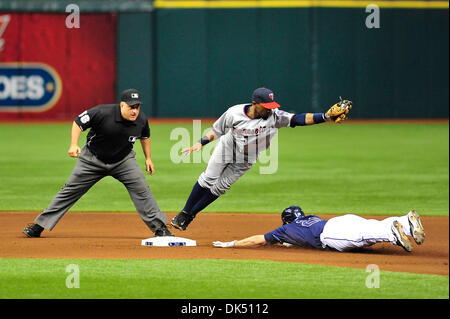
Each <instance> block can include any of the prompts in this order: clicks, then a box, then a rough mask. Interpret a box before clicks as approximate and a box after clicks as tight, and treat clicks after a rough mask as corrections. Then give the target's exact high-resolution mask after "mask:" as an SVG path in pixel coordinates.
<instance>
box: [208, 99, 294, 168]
mask: <svg viewBox="0 0 450 319" xmlns="http://www.w3.org/2000/svg"><path fill="white" fill-rule="evenodd" d="M248 105H249V104H238V105H235V106H232V107H230V108H229V109H228V110H227V111H226V112H225V113H224V114H222V116H221V117H220V118H219V119H218V120H217V121H216V122H215V123H214V124H213V127H212V129H213V130H214V133H215V134H216V135H217V136H218V137H220V140H219V143H220V144H222V145H221V146H222V149H223V152H224V154H222V155H224V157H225V160H226V161H227V162H236V160H237V161H238V162H239V159H243V160H244V161H246V162H247V161H248V162H249V163H254V162H256V160H257V158H258V155H259V153H260V152H262V151H264V150H266V149H267V148H269V147H270V141H271V140H272V138H273V137H274V136H275V135H276V134H277V132H278V129H279V128H280V127H288V126H289V125H290V123H291V119H292V117H293V116H294V115H295V114H292V113H288V112H285V111H281V110H278V109H276V110H274V111H273V112H272V114H271V115H270V116H269V118H268V119H266V120H265V119H263V118H259V119H252V118H250V117H248V115H247V113H246V112H245V107H246V106H248ZM218 146H219V145H217V146H216V147H218ZM222 157H223V156H222ZM233 159H234V160H233Z"/></svg>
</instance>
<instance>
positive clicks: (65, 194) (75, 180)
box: [23, 89, 173, 237]
mask: <svg viewBox="0 0 450 319" xmlns="http://www.w3.org/2000/svg"><path fill="white" fill-rule="evenodd" d="M141 104H142V102H141V93H140V92H139V91H138V90H135V89H128V90H125V91H123V92H122V96H121V102H120V104H101V105H97V106H95V107H93V108H91V109H88V110H86V111H84V112H83V113H81V114H80V115H79V116H78V117H76V118H75V120H74V122H73V124H72V132H71V144H70V148H69V151H68V153H69V156H70V157H77V158H78V160H77V163H76V165H75V168H74V169H73V171H72V174H71V175H70V177H69V179H68V181H67V182H66V184H65V185H64V186H63V187H62V189H61V190H60V191H59V192H58V193H57V194H56V196H55V197H54V198H53V201H52V202H51V203H50V205H49V206H48V207H47V208H46V209H45V210H44V211H43V212H42V213H41V214H40V215H39V216H37V217H36V219H35V221H34V224H31V225H29V226H28V227H25V229H24V230H23V232H24V233H25V235H27V236H28V237H40V235H41V233H42V231H43V230H44V229H47V230H52V229H53V228H54V227H55V225H56V224H57V223H58V221H59V220H60V219H61V218H62V217H63V216H64V214H65V213H66V212H67V211H68V210H69V209H70V208H71V207H72V206H73V205H74V204H75V203H76V201H78V200H79V199H80V198H81V196H83V195H84V194H85V193H86V192H87V191H88V190H89V189H90V188H91V187H92V186H93V185H94V184H95V183H97V182H98V181H99V180H101V179H102V178H103V177H106V176H112V177H114V178H115V179H117V180H119V181H120V182H121V183H123V184H124V185H125V187H126V188H127V190H128V193H129V194H130V197H131V200H132V201H133V203H134V206H135V207H136V210H137V212H138V213H139V215H140V217H141V218H142V220H143V221H144V223H145V224H146V225H147V226H148V227H149V228H150V230H151V231H152V232H153V233H155V236H173V235H172V233H171V232H170V231H169V230H168V229H167V227H166V223H167V222H168V218H167V216H166V215H165V214H164V213H163V212H162V211H161V209H160V208H159V206H158V204H157V202H156V199H155V197H154V195H153V193H152V191H151V190H150V187H149V185H148V184H147V181H146V179H145V176H144V174H143V172H142V170H141V168H140V167H139V165H138V164H137V162H136V159H135V155H136V152H134V151H133V145H134V143H135V142H136V140H138V139H139V140H140V142H141V146H142V150H143V152H144V155H145V166H146V170H147V172H148V173H149V174H150V175H152V174H153V173H154V171H155V170H154V166H153V162H152V160H151V144H150V127H149V125H148V120H147V117H146V115H145V114H144V113H143V112H141V111H140V106H141ZM89 128H90V131H89V133H88V134H87V141H86V144H85V145H84V146H83V148H82V149H80V147H79V146H78V140H79V137H80V135H81V133H82V132H83V131H85V130H87V129H89Z"/></svg>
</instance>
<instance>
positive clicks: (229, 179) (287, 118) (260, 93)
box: [171, 88, 352, 230]
mask: <svg viewBox="0 0 450 319" xmlns="http://www.w3.org/2000/svg"><path fill="white" fill-rule="evenodd" d="M279 107H280V105H279V104H278V103H276V102H275V99H274V94H273V92H272V91H271V90H269V89H267V88H258V89H256V90H255V91H254V92H253V95H252V103H251V104H238V105H235V106H232V107H230V108H229V109H228V110H227V111H226V112H225V113H224V114H223V115H222V116H221V117H220V118H219V119H218V120H217V121H216V122H215V123H214V124H213V127H212V129H211V130H210V131H209V132H208V133H207V134H206V136H204V137H202V138H201V139H200V140H199V141H198V142H197V143H196V144H194V145H193V146H192V147H190V148H186V149H183V150H182V153H185V154H186V155H189V154H190V153H191V152H193V151H200V150H201V148H202V147H203V146H204V145H206V144H208V143H210V142H212V141H213V140H215V139H217V138H220V140H219V142H218V143H217V145H216V147H215V149H214V151H213V153H212V155H211V158H210V160H209V162H208V166H207V167H206V170H205V171H204V172H203V173H202V174H201V175H200V177H199V178H198V180H197V183H195V185H194V187H193V189H192V191H191V194H190V195H189V198H188V200H187V202H186V205H185V206H184V208H183V210H182V211H181V212H180V213H179V214H178V215H176V216H175V217H174V218H173V219H172V221H171V224H172V226H174V227H175V228H177V229H179V230H186V228H187V227H188V225H189V224H190V223H191V221H192V220H193V219H194V218H195V216H196V214H197V213H198V212H200V211H202V210H203V209H204V208H205V207H207V206H208V205H209V204H211V203H212V202H213V201H215V200H216V199H217V198H219V197H220V196H222V195H223V194H225V192H226V191H227V190H228V189H230V187H231V185H232V184H233V183H235V182H236V181H237V180H238V179H239V178H240V177H241V176H242V175H244V174H245V173H246V172H247V171H248V170H249V169H250V168H251V167H252V166H253V164H254V163H255V162H256V160H257V158H258V155H259V153H260V152H262V151H264V150H266V149H267V148H269V147H270V141H271V139H272V138H273V137H274V136H275V135H276V133H277V132H278V129H279V128H281V127H295V126H303V125H312V124H318V123H323V122H325V121H332V122H335V123H339V122H341V121H343V120H345V118H346V115H347V114H348V112H349V110H350V109H351V107H352V102H351V101H347V100H344V101H342V100H341V102H339V103H337V104H335V105H333V106H332V107H331V108H330V109H329V110H328V111H327V112H325V113H302V114H292V113H288V112H284V111H281V110H278V108H279Z"/></svg>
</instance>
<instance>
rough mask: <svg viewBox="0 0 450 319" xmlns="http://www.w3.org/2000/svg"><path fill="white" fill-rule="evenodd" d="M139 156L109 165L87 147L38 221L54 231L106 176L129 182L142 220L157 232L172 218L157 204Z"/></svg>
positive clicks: (130, 190) (129, 188)
mask: <svg viewBox="0 0 450 319" xmlns="http://www.w3.org/2000/svg"><path fill="white" fill-rule="evenodd" d="M135 155H136V153H135V152H134V151H131V152H130V154H128V155H127V156H126V157H125V158H124V159H123V160H121V161H119V162H117V163H114V164H105V163H103V162H102V161H100V160H99V159H98V158H97V157H95V156H94V155H93V154H92V153H91V152H90V151H89V149H88V148H87V147H86V146H84V147H83V148H82V150H81V154H80V156H79V158H78V160H77V163H76V165H75V168H74V169H73V171H72V174H71V175H70V177H69V180H68V181H67V183H66V184H65V185H64V186H63V188H62V189H61V190H60V191H59V192H58V194H56V196H55V198H53V201H52V202H51V203H50V205H49V206H48V207H47V208H46V209H45V210H44V211H43V212H42V214H40V215H39V216H37V217H36V219H35V223H36V224H39V225H41V226H42V227H44V228H45V229H48V230H52V229H53V227H55V225H56V224H57V223H58V221H59V220H60V219H61V217H63V216H64V214H65V213H66V212H67V211H68V210H69V209H70V208H71V207H72V206H73V205H74V204H75V202H76V201H77V200H79V199H80V198H81V196H83V195H84V194H85V193H86V192H87V191H88V190H89V189H90V188H91V187H92V186H93V185H94V184H95V183H97V182H98V181H99V180H101V179H102V178H103V177H105V176H112V177H114V178H115V179H117V180H119V181H120V182H122V183H123V184H124V185H125V187H126V188H127V190H128V193H129V194H130V197H131V200H132V201H133V203H134V206H135V207H136V210H137V211H138V213H139V215H140V216H141V218H142V220H143V221H144V222H145V224H146V225H147V226H148V227H149V228H150V230H151V231H153V232H155V231H156V230H157V229H158V228H159V227H161V226H162V225H163V224H166V223H167V222H168V219H167V216H166V215H165V214H164V213H163V212H162V211H161V209H160V208H159V206H158V204H157V203H156V199H155V197H154V196H153V193H152V191H151V190H150V187H149V186H148V184H147V181H146V179H145V176H144V174H143V173H142V170H141V169H140V167H139V165H138V164H137V162H136V159H135ZM112 196H113V195H112Z"/></svg>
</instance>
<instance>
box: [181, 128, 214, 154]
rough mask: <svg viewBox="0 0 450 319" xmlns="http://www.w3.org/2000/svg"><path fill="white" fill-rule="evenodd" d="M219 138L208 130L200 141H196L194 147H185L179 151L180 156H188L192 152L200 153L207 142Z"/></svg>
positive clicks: (212, 131)
mask: <svg viewBox="0 0 450 319" xmlns="http://www.w3.org/2000/svg"><path fill="white" fill-rule="evenodd" d="M217 138H219V137H218V136H217V135H216V133H214V130H212V129H211V130H209V131H208V132H207V133H206V135H205V136H203V137H202V138H201V139H200V141H198V142H197V143H195V144H194V145H192V146H191V147H187V148H185V149H183V150H182V151H181V153H182V154H186V155H189V154H191V153H192V152H193V151H196V152H198V151H200V150H201V149H202V147H203V145H206V144H208V143H209V142H212V141H214V140H215V139H217Z"/></svg>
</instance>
